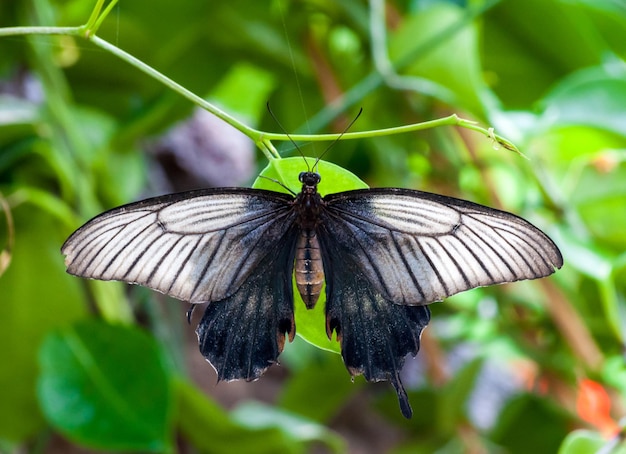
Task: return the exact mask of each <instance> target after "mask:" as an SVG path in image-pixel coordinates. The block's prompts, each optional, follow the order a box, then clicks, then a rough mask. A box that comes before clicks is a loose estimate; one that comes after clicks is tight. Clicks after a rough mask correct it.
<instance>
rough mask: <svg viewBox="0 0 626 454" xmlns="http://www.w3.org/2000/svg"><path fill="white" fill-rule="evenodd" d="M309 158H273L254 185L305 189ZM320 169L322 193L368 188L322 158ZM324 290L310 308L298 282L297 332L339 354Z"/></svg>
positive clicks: (296, 297)
mask: <svg viewBox="0 0 626 454" xmlns="http://www.w3.org/2000/svg"><path fill="white" fill-rule="evenodd" d="M306 160H307V162H305V161H304V159H303V158H286V159H278V160H274V161H271V162H270V163H269V165H268V166H267V167H266V168H265V169H263V171H262V172H261V176H260V177H259V178H257V179H256V181H255V182H254V185H253V187H255V188H259V189H269V190H272V191H277V192H286V193H288V192H289V191H287V190H286V189H285V188H283V187H282V186H280V185H279V184H278V183H277V182H276V181H279V182H281V183H282V184H284V185H285V186H287V187H288V188H289V189H291V191H293V192H294V193H299V192H300V190H301V189H302V183H300V182H299V181H298V175H300V172H303V171H307V169H308V168H309V167H307V163H308V166H312V165H313V164H314V163H315V159H314V158H306ZM316 170H317V172H318V173H319V174H320V176H321V177H322V180H321V182H320V184H319V187H318V190H319V192H320V194H322V195H325V194H330V193H334V192H342V191H348V190H351V189H364V188H367V187H368V186H367V185H366V184H365V183H364V182H363V181H361V180H360V179H359V178H358V177H356V176H355V175H353V174H352V173H350V172H348V171H347V170H345V169H342V168H341V167H339V166H336V165H334V164H331V163H330V162H326V161H319V162H318V163H317V168H316ZM268 178H269V179H268ZM272 180H275V181H272ZM324 292H325V288H324V289H322V294H321V295H320V299H319V301H318V302H317V304H316V305H315V308H313V309H309V310H307V309H306V306H305V305H304V302H303V301H302V298H301V297H300V295H299V294H298V290H297V289H296V287H295V282H294V301H295V303H294V304H295V316H296V333H297V334H298V335H299V336H301V337H302V338H303V339H304V340H306V341H307V342H310V343H311V344H313V345H315V346H317V347H319V348H322V349H324V350H329V351H333V352H336V353H338V352H339V343H338V342H335V341H331V340H329V339H328V337H327V335H326V316H325V313H324V306H325V303H326V297H325V293H324Z"/></svg>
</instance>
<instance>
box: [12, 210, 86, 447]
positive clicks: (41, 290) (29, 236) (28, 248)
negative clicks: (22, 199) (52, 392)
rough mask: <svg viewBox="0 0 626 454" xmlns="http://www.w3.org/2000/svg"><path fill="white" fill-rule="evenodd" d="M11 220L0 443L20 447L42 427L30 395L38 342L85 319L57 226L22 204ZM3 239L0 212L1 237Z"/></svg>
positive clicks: (33, 382) (80, 294)
mask: <svg viewBox="0 0 626 454" xmlns="http://www.w3.org/2000/svg"><path fill="white" fill-rule="evenodd" d="M13 217H14V220H15V244H14V248H13V251H12V256H11V263H10V265H9V267H8V268H7V270H6V272H5V273H4V274H3V275H2V276H1V277H0V302H1V304H0V345H2V346H3V348H2V350H1V351H0V362H1V363H2V364H3V366H2V367H1V368H0V402H2V411H0V438H4V439H6V440H12V441H16V442H19V441H23V440H25V439H27V438H29V437H30V436H32V435H33V434H35V433H36V432H37V431H38V430H41V429H42V428H43V426H44V425H45V421H44V419H43V417H42V415H41V411H40V410H39V407H38V405H37V400H36V393H35V381H36V377H37V361H36V355H37V350H38V349H39V346H40V344H41V342H42V339H43V338H44V336H45V335H46V334H47V333H48V332H49V331H50V330H51V329H54V328H57V327H60V326H64V325H67V324H68V323H71V322H72V321H75V320H77V319H80V318H82V317H84V316H85V313H86V310H85V309H86V308H85V304H84V298H83V294H82V292H81V288H80V282H79V281H78V280H77V279H73V278H72V277H71V276H68V275H67V274H66V273H65V267H64V266H63V258H62V256H61V254H60V253H59V247H60V244H61V241H62V239H61V238H62V237H63V235H64V234H63V233H61V232H63V231H64V229H63V228H61V226H60V224H59V223H58V222H57V221H56V220H55V219H54V217H53V216H52V215H50V214H49V213H46V212H44V211H42V210H38V209H34V208H33V207H32V206H31V205H27V204H25V205H21V206H20V207H19V208H17V209H15V210H13ZM5 237H6V222H5V219H4V218H3V215H2V212H0V238H1V239H4V238H5ZM1 241H2V240H0V242H1Z"/></svg>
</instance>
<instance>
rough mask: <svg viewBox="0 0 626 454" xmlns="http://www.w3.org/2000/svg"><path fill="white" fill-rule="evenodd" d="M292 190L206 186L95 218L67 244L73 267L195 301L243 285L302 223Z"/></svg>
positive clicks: (79, 273) (220, 295)
mask: <svg viewBox="0 0 626 454" xmlns="http://www.w3.org/2000/svg"><path fill="white" fill-rule="evenodd" d="M291 200H293V198H292V197H291V196H289V195H287V194H280V193H276V192H271V191H262V190H253V189H237V188H231V189H218V190H213V189H204V190H198V191H189V192H183V193H178V194H171V195H166V196H162V197H155V198H152V199H147V200H143V201H141V202H137V203H131V204H129V205H124V206H122V207H119V208H115V209H113V210H110V211H107V212H105V213H103V214H101V215H99V216H96V217H95V218H94V219H92V220H90V221H89V222H87V223H86V224H85V225H83V226H82V227H81V228H79V229H78V230H77V231H76V232H74V233H73V234H72V235H71V236H70V237H69V238H68V239H67V241H66V242H65V244H64V245H63V247H62V249H61V251H62V252H63V254H65V264H66V266H67V270H68V272H69V273H70V274H74V275H76V276H81V277H88V278H93V279H100V280H118V281H124V282H128V283H132V284H140V285H143V286H145V287H149V288H151V289H154V290H157V291H159V292H162V293H165V294H167V295H170V296H173V297H174V298H178V299H181V300H183V301H188V302H190V303H204V302H208V301H218V300H221V299H223V298H225V297H226V296H228V295H229V294H232V293H233V292H234V291H236V290H237V289H238V288H239V287H240V286H241V284H242V283H243V282H244V280H245V279H246V278H247V277H248V275H249V274H250V273H253V272H255V271H257V270H258V264H259V263H260V262H261V261H262V259H263V258H264V257H265V256H266V255H267V254H268V253H269V252H270V251H271V250H272V249H273V247H272V245H273V244H274V243H276V242H278V241H280V240H281V239H282V238H283V236H284V235H285V232H287V230H288V229H289V228H290V226H291V225H292V224H293V222H294V214H293V213H292V211H291V209H290V204H289V203H290V201H291Z"/></svg>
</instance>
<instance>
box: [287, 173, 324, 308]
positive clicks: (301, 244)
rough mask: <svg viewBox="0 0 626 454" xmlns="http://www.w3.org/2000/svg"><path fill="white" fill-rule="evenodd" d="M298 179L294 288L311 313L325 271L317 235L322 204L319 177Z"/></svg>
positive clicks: (310, 174)
mask: <svg viewBox="0 0 626 454" xmlns="http://www.w3.org/2000/svg"><path fill="white" fill-rule="evenodd" d="M299 179H300V182H301V183H302V191H301V192H300V193H299V194H298V195H297V196H296V199H295V200H294V202H293V206H294V209H295V210H296V211H297V214H298V218H297V224H298V226H299V227H300V235H299V237H298V242H297V244H296V263H295V273H296V285H297V287H298V292H300V296H302V300H303V301H304V304H306V307H307V308H309V309H311V308H313V306H315V303H316V302H317V300H318V298H319V296H320V293H321V291H322V285H323V283H324V267H323V265H322V255H321V252H320V245H319V241H318V239H317V234H316V228H317V226H318V224H319V222H320V216H319V215H320V212H321V210H322V209H323V207H324V200H323V199H322V197H321V196H320V195H319V194H318V192H317V185H318V183H319V182H320V179H321V178H320V176H319V174H317V173H315V172H302V173H301V174H300V176H299Z"/></svg>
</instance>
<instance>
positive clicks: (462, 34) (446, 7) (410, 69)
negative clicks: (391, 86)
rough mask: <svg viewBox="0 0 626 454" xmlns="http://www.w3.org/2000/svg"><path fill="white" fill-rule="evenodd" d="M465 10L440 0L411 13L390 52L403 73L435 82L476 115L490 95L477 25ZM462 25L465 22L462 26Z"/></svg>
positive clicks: (398, 31) (396, 32) (390, 47)
mask: <svg viewBox="0 0 626 454" xmlns="http://www.w3.org/2000/svg"><path fill="white" fill-rule="evenodd" d="M465 14H466V13H465V11H464V10H463V9H462V8H459V7H458V6H456V5H453V4H452V3H451V2H438V3H436V4H434V5H432V6H431V7H429V8H427V9H426V10H424V11H420V12H418V13H416V14H413V15H412V16H408V17H407V18H406V19H405V20H404V21H403V22H402V24H401V26H400V27H399V28H398V29H397V30H396V31H395V32H394V34H393V35H392V36H391V37H390V41H389V54H390V57H391V59H392V61H394V62H395V63H396V64H400V66H401V67H402V66H403V62H406V61H408V62H409V64H408V65H407V66H406V67H404V68H403V70H402V73H403V74H407V75H411V76H417V77H422V78H425V79H427V80H428V81H431V83H433V82H435V83H436V84H438V85H441V86H442V87H445V89H447V90H449V91H450V92H451V93H453V94H454V98H455V99H454V101H455V102H457V103H459V104H460V105H462V106H463V107H464V108H465V109H469V110H470V111H471V112H473V113H474V114H476V115H481V114H484V105H485V101H486V98H487V97H490V96H489V94H488V92H489V90H488V89H487V86H486V85H485V83H484V82H483V78H482V74H481V67H480V58H479V55H478V35H477V33H476V27H475V26H474V25H473V24H472V23H471V22H468V21H465V20H464V16H465ZM460 24H462V25H460Z"/></svg>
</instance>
